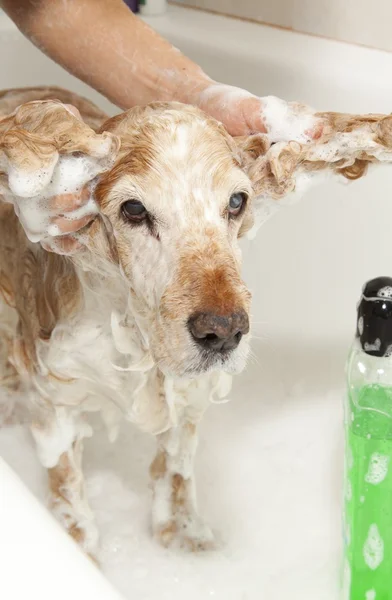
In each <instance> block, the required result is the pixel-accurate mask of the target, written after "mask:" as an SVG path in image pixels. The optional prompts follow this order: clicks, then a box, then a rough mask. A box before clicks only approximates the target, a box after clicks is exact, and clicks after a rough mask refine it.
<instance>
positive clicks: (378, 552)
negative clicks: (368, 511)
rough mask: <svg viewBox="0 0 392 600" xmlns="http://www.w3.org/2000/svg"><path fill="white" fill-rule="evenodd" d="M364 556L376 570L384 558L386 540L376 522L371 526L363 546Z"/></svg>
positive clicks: (366, 561) (373, 569) (370, 566)
mask: <svg viewBox="0 0 392 600" xmlns="http://www.w3.org/2000/svg"><path fill="white" fill-rule="evenodd" d="M363 558H364V560H365V563H366V564H367V566H368V567H369V569H371V570H372V571H375V570H376V569H377V568H378V567H379V566H380V565H381V563H382V561H383V560H384V541H383V539H382V537H381V535H380V532H379V530H378V527H377V525H375V524H373V525H371V526H370V528H369V533H368V536H367V539H366V542H365V544H364V547H363Z"/></svg>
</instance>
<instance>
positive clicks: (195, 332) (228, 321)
mask: <svg viewBox="0 0 392 600" xmlns="http://www.w3.org/2000/svg"><path fill="white" fill-rule="evenodd" d="M188 328H189V331H190V333H191V335H192V337H193V339H194V341H195V342H196V343H197V344H199V345H200V346H202V347H203V348H204V349H206V350H210V351H214V352H222V353H224V352H229V351H230V350H234V349H235V348H236V347H237V346H238V344H239V343H240V341H241V338H242V336H243V335H246V334H247V333H248V332H249V317H248V315H247V313H246V312H245V311H244V310H240V311H238V312H235V313H233V314H231V315H225V316H223V315H217V314H214V313H211V312H201V313H197V314H195V315H192V316H191V317H190V318H189V320H188Z"/></svg>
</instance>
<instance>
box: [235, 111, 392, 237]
mask: <svg viewBox="0 0 392 600" xmlns="http://www.w3.org/2000/svg"><path fill="white" fill-rule="evenodd" d="M316 116H317V117H318V118H319V119H320V120H321V121H322V123H323V132H322V135H321V137H320V138H318V139H316V140H313V141H311V142H309V143H307V144H300V143H298V142H294V141H292V142H278V143H276V144H271V143H270V141H269V138H268V136H267V135H264V134H258V135H254V136H250V137H247V138H236V140H235V141H236V144H237V147H238V150H239V154H240V163H241V167H242V168H243V170H244V171H245V172H246V173H247V175H248V176H249V178H250V180H251V182H252V185H253V189H254V198H253V199H252V201H251V203H250V206H249V207H248V210H247V213H246V215H245V218H244V222H243V225H242V228H241V231H240V235H244V234H245V233H248V232H253V233H254V232H256V231H257V229H258V227H259V226H260V225H261V224H262V223H263V222H264V221H265V220H266V219H268V218H269V217H270V216H271V215H272V214H273V213H274V212H275V211H276V210H277V209H278V208H279V207H280V206H283V205H287V204H289V203H292V202H293V200H297V199H298V198H300V197H301V196H302V195H303V193H304V192H305V191H306V190H307V189H308V188H309V187H310V186H311V185H314V184H317V183H320V182H322V181H324V180H325V176H326V174H332V175H335V176H340V177H344V178H345V179H348V180H355V179H359V178H360V177H362V176H363V175H365V174H366V172H367V170H368V167H369V165H371V164H372V163H381V162H385V163H388V162H392V116H386V115H346V114H341V113H318V114H316Z"/></svg>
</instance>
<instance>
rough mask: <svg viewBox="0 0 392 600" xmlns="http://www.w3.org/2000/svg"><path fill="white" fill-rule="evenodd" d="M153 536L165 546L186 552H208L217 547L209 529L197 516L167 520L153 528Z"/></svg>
mask: <svg viewBox="0 0 392 600" xmlns="http://www.w3.org/2000/svg"><path fill="white" fill-rule="evenodd" d="M155 538H156V539H157V540H158V541H159V543H160V544H161V545H162V546H164V547H165V548H170V549H174V550H186V551H188V552H208V551H212V550H216V549H217V544H216V542H215V539H214V535H213V533H212V531H211V529H210V528H209V527H208V526H207V525H205V524H204V523H203V522H202V521H201V520H200V519H199V518H195V517H193V518H186V519H184V518H182V519H179V518H177V519H175V518H173V520H171V521H168V522H167V523H164V524H161V525H160V526H158V527H156V528H155Z"/></svg>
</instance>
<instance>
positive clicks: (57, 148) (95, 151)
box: [0, 100, 120, 201]
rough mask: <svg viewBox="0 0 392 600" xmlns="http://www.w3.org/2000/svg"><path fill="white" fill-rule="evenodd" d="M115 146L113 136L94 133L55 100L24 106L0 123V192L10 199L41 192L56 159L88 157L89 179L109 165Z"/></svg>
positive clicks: (116, 140)
mask: <svg viewBox="0 0 392 600" xmlns="http://www.w3.org/2000/svg"><path fill="white" fill-rule="evenodd" d="M119 147H120V141H119V139H118V138H117V137H116V136H114V135H112V134H111V133H106V132H104V133H102V134H97V133H95V132H94V131H93V130H92V129H91V128H90V127H88V125H86V124H85V123H84V122H83V121H82V120H81V119H80V118H78V116H77V114H75V112H74V111H72V110H70V109H69V108H67V107H66V106H65V105H64V104H62V103H61V102H59V101H55V100H48V101H35V102H28V103H26V104H23V105H21V106H20V107H19V108H17V109H16V110H15V111H14V112H13V113H12V114H11V115H9V116H8V117H5V118H4V119H2V120H1V121H0V192H1V193H3V194H4V195H5V197H6V199H7V195H8V196H10V198H9V199H11V201H12V196H13V195H14V196H19V197H23V198H29V197H34V196H37V195H38V194H41V193H43V192H44V190H45V188H46V187H47V186H48V185H49V183H50V181H51V179H52V177H53V173H54V170H55V168H56V165H57V163H58V161H59V158H60V156H61V155H72V156H73V157H75V158H78V157H80V159H86V157H88V158H89V168H88V171H89V172H88V173H85V175H86V176H87V175H88V179H87V181H88V180H91V179H93V178H94V177H95V176H96V175H98V174H100V173H102V172H103V171H106V170H107V169H109V168H110V167H111V166H112V165H113V163H114V161H115V158H116V156H117V153H118V150H119ZM83 183H85V182H83ZM69 191H71V192H72V191H74V190H72V189H70V190H69Z"/></svg>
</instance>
